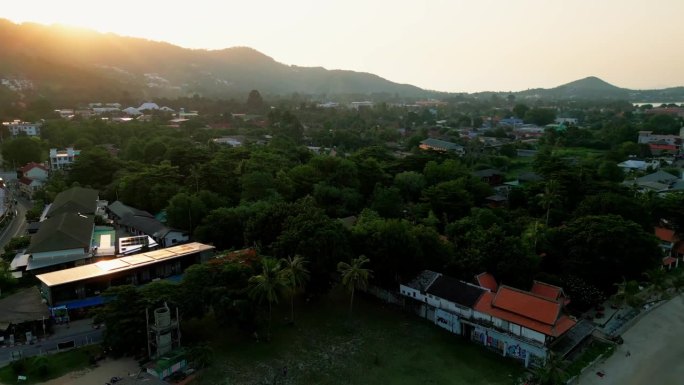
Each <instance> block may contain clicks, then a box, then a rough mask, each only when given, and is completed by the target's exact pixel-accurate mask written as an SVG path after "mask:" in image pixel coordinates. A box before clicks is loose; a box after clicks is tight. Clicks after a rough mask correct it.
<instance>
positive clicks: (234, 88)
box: [0, 19, 684, 104]
mask: <svg viewBox="0 0 684 385" xmlns="http://www.w3.org/2000/svg"><path fill="white" fill-rule="evenodd" d="M464 76H466V75H464ZM0 82H1V84H0V102H2V101H3V100H12V95H9V96H8V93H12V91H10V90H14V91H16V92H21V93H22V94H24V95H30V94H34V95H36V94H37V95H42V96H46V97H48V98H54V99H59V100H60V102H61V103H65V102H67V101H77V102H83V101H92V100H97V101H119V102H122V103H124V104H127V103H128V101H130V102H131V103H133V102H135V101H140V100H142V99H153V98H158V97H170V98H173V97H179V96H192V95H194V94H199V95H203V96H209V97H220V98H231V97H234V98H245V97H246V95H247V93H248V92H249V91H250V90H252V89H257V90H259V91H260V92H261V93H262V94H264V95H267V96H273V95H282V96H285V97H288V96H290V95H291V94H293V93H300V94H310V95H316V96H318V97H319V98H320V99H324V98H327V97H330V98H331V99H339V97H340V96H342V95H346V96H347V98H351V99H357V100H358V99H361V98H366V97H373V96H381V97H382V99H384V100H391V99H396V97H395V96H398V97H399V98H414V99H417V98H426V97H428V98H429V97H433V98H445V97H450V96H451V97H456V96H458V97H459V98H462V97H467V96H466V95H465V94H459V95H456V94H448V93H439V92H433V91H428V90H423V89H421V88H418V87H415V86H412V85H408V84H398V83H394V82H391V81H389V80H386V79H383V78H381V77H379V76H377V75H373V74H369V73H362V72H354V71H344V70H327V69H325V68H321V67H298V66H288V65H285V64H282V63H279V62H277V61H275V60H274V59H273V58H271V57H269V56H266V55H264V54H263V53H261V52H258V51H256V50H254V49H251V48H247V47H235V48H227V49H222V50H200V49H187V48H182V47H178V46H175V45H172V44H168V43H163V42H155V41H149V40H145V39H139V38H131V37H122V36H118V35H115V34H103V33H98V32H94V31H91V30H85V29H77V28H70V27H63V26H56V25H55V26H44V25H39V24H31V23H25V24H21V25H19V24H15V23H12V22H10V21H8V20H3V19H0ZM2 84H4V85H5V86H7V88H5V87H3V86H2ZM489 94H492V93H491V92H489V93H479V94H475V95H476V96H477V95H484V96H487V95H489ZM494 94H498V95H503V96H506V95H508V93H501V92H495V93H494ZM515 95H518V96H520V97H521V99H525V98H540V99H586V100H598V99H606V100H612V99H620V100H629V101H634V102H650V101H653V102H669V101H684V87H675V88H667V89H663V90H643V91H641V90H629V89H626V88H620V87H616V86H614V85H611V84H609V83H606V82H605V81H603V80H601V79H599V78H596V77H588V78H585V79H581V80H577V81H574V82H571V83H568V84H564V85H561V86H558V87H555V88H551V89H541V88H539V89H531V90H526V91H522V92H518V93H515ZM452 99H453V98H452ZM454 100H455V99H454Z"/></svg>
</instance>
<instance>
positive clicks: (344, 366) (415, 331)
mask: <svg viewBox="0 0 684 385" xmlns="http://www.w3.org/2000/svg"><path fill="white" fill-rule="evenodd" d="M286 305H287V304H283V305H281V307H282V311H283V313H278V312H275V313H274V321H273V331H272V335H273V338H272V341H271V342H270V343H267V342H264V341H263V340H262V341H261V342H259V343H257V342H255V341H254V339H253V338H248V337H241V338H240V337H236V333H233V332H227V331H224V330H222V329H221V328H220V327H219V326H217V325H215V324H212V322H211V321H210V320H205V321H203V322H201V323H200V322H194V323H187V322H186V325H185V326H186V329H188V331H187V332H186V333H185V335H186V336H188V337H191V338H201V337H204V338H207V339H211V341H212V348H213V352H214V357H215V358H214V361H213V363H212V365H211V366H210V367H209V368H208V369H207V370H206V371H205V373H204V374H203V376H202V378H201V379H200V380H198V381H197V382H196V383H197V384H212V385H218V384H274V383H278V384H321V385H323V384H330V385H336V384H369V385H372V384H383V385H389V384H392V385H395V384H398V385H401V384H472V385H478V384H492V385H497V384H514V383H515V380H516V379H517V378H518V377H519V376H520V375H521V374H522V373H523V368H522V366H521V365H518V364H517V363H514V362H511V361H508V360H505V359H503V358H501V357H500V356H498V355H496V354H494V353H492V352H489V351H487V350H485V349H484V348H482V347H480V346H477V345H474V344H471V343H469V342H467V341H463V340H462V339H461V338H459V337H458V336H455V335H453V334H451V333H448V332H446V331H444V330H442V329H440V328H438V327H437V326H435V325H433V324H431V323H429V322H427V321H425V320H423V319H420V318H418V317H417V316H414V315H411V314H407V313H404V312H401V311H399V310H397V309H395V308H392V307H389V306H383V305H382V304H380V303H377V302H374V301H364V300H360V301H359V302H358V303H357V304H355V305H356V306H355V308H354V316H353V320H352V321H350V320H349V318H348V317H347V307H346V306H345V304H344V303H342V302H330V301H329V300H327V299H326V300H321V301H320V302H318V303H315V304H310V305H309V306H308V308H307V309H300V310H299V312H298V313H297V314H296V317H297V324H296V325H295V326H290V325H287V324H286V322H285V321H284V315H285V313H286V308H287V306H286ZM276 314H278V315H276ZM263 334H264V333H262V339H263ZM284 366H287V368H288V374H287V377H286V378H282V376H281V375H278V374H280V373H281V372H282V368H283V367H284ZM276 375H278V378H277V380H276V382H274V376H276Z"/></svg>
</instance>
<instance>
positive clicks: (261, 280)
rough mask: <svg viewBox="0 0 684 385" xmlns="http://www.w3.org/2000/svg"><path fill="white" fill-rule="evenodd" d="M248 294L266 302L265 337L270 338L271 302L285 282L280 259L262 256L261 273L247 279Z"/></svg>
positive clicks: (279, 292) (276, 301)
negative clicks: (266, 325) (266, 321)
mask: <svg viewBox="0 0 684 385" xmlns="http://www.w3.org/2000/svg"><path fill="white" fill-rule="evenodd" d="M249 286H250V288H249V294H250V296H251V297H252V298H254V299H256V300H257V301H259V303H262V302H264V300H265V301H267V302H268V333H267V339H268V340H270V339H271V314H272V313H273V304H274V303H278V298H279V297H280V294H281V293H282V292H283V289H284V288H285V286H286V283H285V282H284V281H283V276H282V274H280V261H277V260H275V259H273V258H264V259H263V260H262V262H261V274H259V275H255V276H253V277H251V278H250V279H249Z"/></svg>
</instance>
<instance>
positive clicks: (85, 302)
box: [55, 295, 105, 310]
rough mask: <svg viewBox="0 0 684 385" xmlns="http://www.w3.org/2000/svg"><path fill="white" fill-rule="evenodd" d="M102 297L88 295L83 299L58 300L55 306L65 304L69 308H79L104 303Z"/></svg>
mask: <svg viewBox="0 0 684 385" xmlns="http://www.w3.org/2000/svg"><path fill="white" fill-rule="evenodd" d="M104 302H105V301H104V298H103V297H102V296H100V295H98V296H95V297H88V298H83V299H74V300H71V301H64V302H59V303H57V304H56V306H55V307H59V306H66V308H67V309H69V310H75V309H81V308H84V307H91V306H97V305H102V304H104Z"/></svg>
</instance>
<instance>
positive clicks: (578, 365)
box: [565, 340, 615, 378]
mask: <svg viewBox="0 0 684 385" xmlns="http://www.w3.org/2000/svg"><path fill="white" fill-rule="evenodd" d="M614 350H615V347H614V346H613V345H611V344H609V343H607V342H602V341H598V340H595V341H592V343H591V345H590V346H589V347H587V348H586V350H584V352H582V354H581V355H580V356H579V357H577V359H575V360H574V361H573V362H572V363H571V364H570V365H568V367H566V368H565V373H566V375H567V377H568V378H570V377H573V376H576V375H578V374H579V373H580V371H581V370H582V369H584V368H585V367H586V366H587V365H589V364H590V363H592V362H593V361H594V360H595V359H597V358H598V356H600V355H601V354H603V355H604V356H603V357H604V359H605V358H608V357H609V356H610V355H611V354H612V353H613V351H614Z"/></svg>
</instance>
